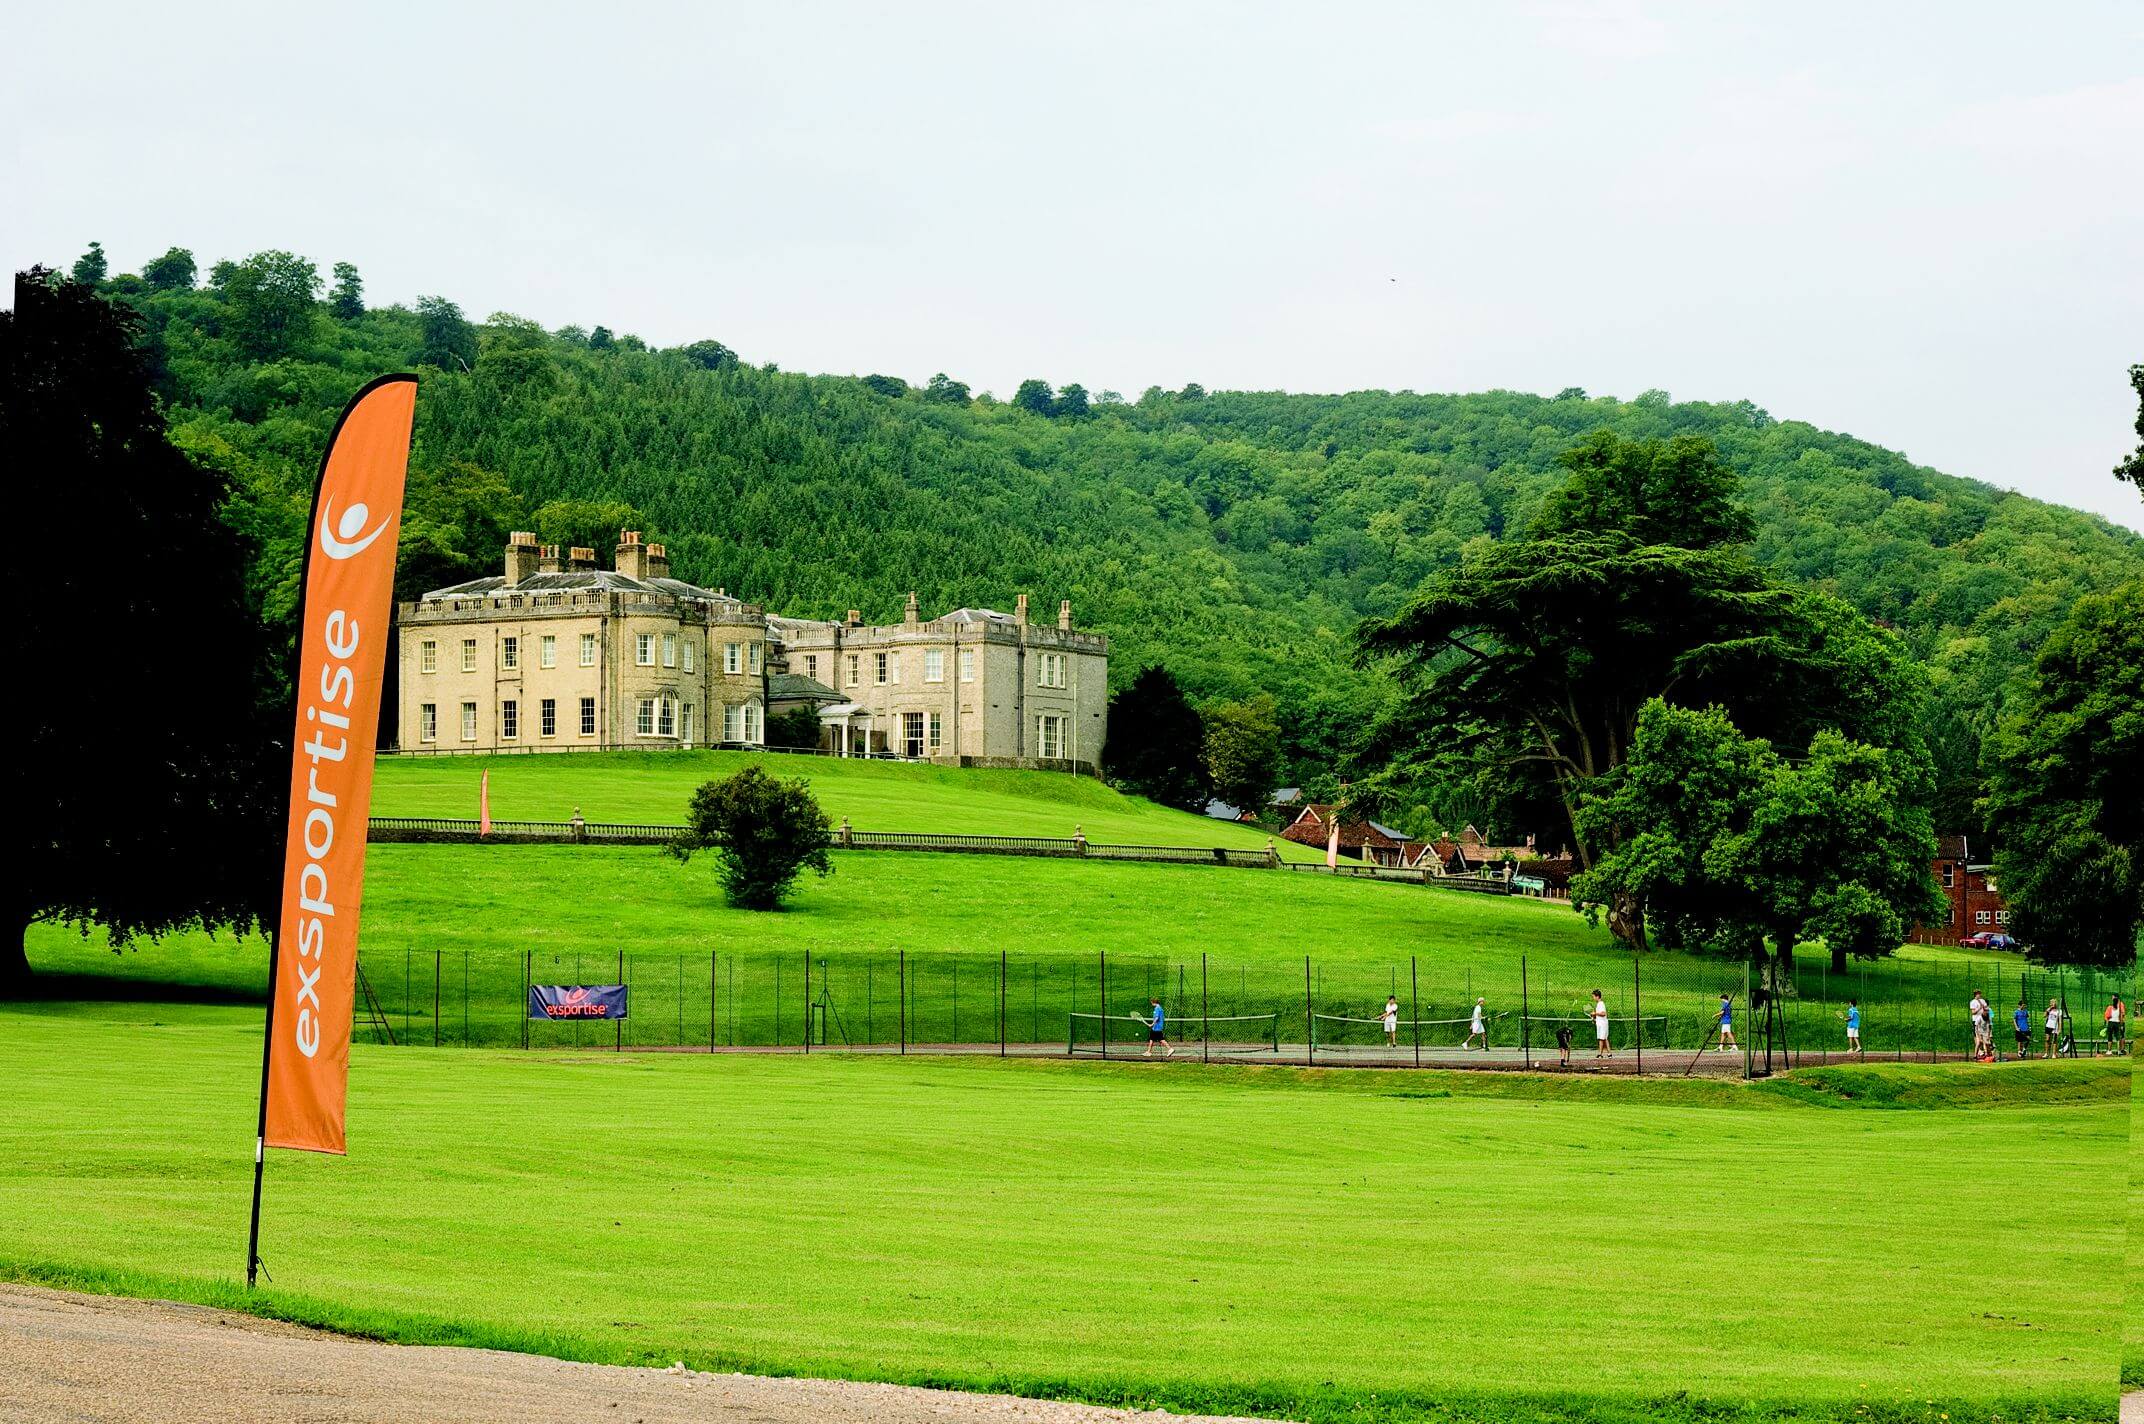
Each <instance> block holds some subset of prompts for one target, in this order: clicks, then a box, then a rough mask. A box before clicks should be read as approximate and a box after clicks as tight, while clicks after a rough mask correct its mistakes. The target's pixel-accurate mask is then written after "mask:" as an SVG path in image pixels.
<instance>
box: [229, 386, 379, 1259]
mask: <svg viewBox="0 0 2144 1424" xmlns="http://www.w3.org/2000/svg"><path fill="white" fill-rule="evenodd" d="M416 408H417V378H416V377H414V376H385V377H382V378H381V379H379V380H377V381H374V382H372V383H371V384H370V385H368V386H366V387H365V389H364V390H362V391H360V392H358V394H357V396H356V398H355V399H353V400H352V401H351V402H350V405H349V407H348V408H347V409H346V410H344V411H343V414H342V419H341V421H340V422H338V423H337V425H336V427H335V433H334V435H333V436H331V437H330V439H329V442H328V451H327V456H326V459H325V460H324V461H323V462H322V466H321V473H320V483H319V486H318V487H317V489H316V490H315V491H314V494H313V513H312V527H311V528H310V529H309V530H308V531H307V542H306V548H305V577H304V591H303V602H302V603H301V605H300V607H299V623H298V650H297V669H298V670H297V681H296V684H295V688H294V691H295V693H296V704H297V706H296V713H295V715H296V723H295V728H294V732H293V735H292V737H291V759H290V813H289V821H288V826H287V829H286V832H285V841H284V848H283V894H282V904H281V909H280V912H279V914H278V918H277V921H276V937H275V951H274V954H275V959H274V964H273V967H272V969H271V971H270V981H269V1005H268V1027H267V1039H268V1041H267V1046H266V1049H265V1053H264V1062H263V1066H262V1075H261V1084H262V1102H261V1128H260V1134H259V1138H258V1140H257V1142H256V1144H255V1148H254V1162H255V1175H254V1231H255V1234H256V1242H257V1235H258V1230H259V1216H260V1177H259V1165H260V1161H261V1148H262V1147H264V1146H265V1147H290V1148H298V1149H301V1150H304V1151H309V1152H335V1153H340V1152H343V1151H345V1150H346V1148H345V1143H344V1133H343V1108H344V1102H345V1098H346V1094H347V1092H348V1088H349V1069H350V1027H351V1015H352V1008H353V1004H354V1000H355V997H356V987H357V929H358V911H359V907H360V905H361V904H362V903H363V900H364V886H365V830H366V823H367V821H368V819H369V818H370V816H371V813H372V764H373V749H374V746H375V745H376V743H377V740H378V736H379V724H380V692H381V687H382V684H383V682H384V679H385V675H386V668H387V641H388V621H389V617H390V615H391V613H392V611H393V600H394V581H395V549H396V545H397V543H398V542H399V535H400V533H401V525H402V493H403V485H404V482H405V480H406V478H407V476H408V469H409V444H410V427H411V424H412V422H413V421H414V419H415V417H416ZM251 1265H252V1262H251V1261H249V1263H248V1276H249V1278H250V1276H251Z"/></svg>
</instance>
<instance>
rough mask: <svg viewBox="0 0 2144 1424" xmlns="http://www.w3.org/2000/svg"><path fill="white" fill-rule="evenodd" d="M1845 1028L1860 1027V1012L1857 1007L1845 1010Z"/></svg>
mask: <svg viewBox="0 0 2144 1424" xmlns="http://www.w3.org/2000/svg"><path fill="white" fill-rule="evenodd" d="M1846 1026H1847V1027H1848V1028H1859V1027H1861V1010H1860V1008H1859V1006H1855V1007H1852V1008H1849V1009H1847V1011H1846Z"/></svg>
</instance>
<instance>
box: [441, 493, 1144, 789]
mask: <svg viewBox="0 0 2144 1424" xmlns="http://www.w3.org/2000/svg"><path fill="white" fill-rule="evenodd" d="M399 616H400V620H401V664H400V666H401V694H400V696H401V701H400V708H399V711H400V723H399V726H400V735H399V745H398V750H401V751H404V752H411V753H454V752H501V751H580V750H590V749H598V748H601V749H616V748H626V749H654V748H667V747H699V746H730V747H754V746H763V745H765V744H766V742H767V723H768V719H769V718H770V717H772V716H775V715H778V714H780V713H783V712H786V711H789V710H791V709H794V708H805V709H808V710H809V711H810V712H811V713H812V715H813V716H814V717H815V718H816V720H817V722H818V737H817V742H818V747H817V749H818V750H820V751H824V752H828V753H832V754H834V755H837V756H895V757H905V758H910V759H915V760H926V761H938V762H945V763H949V764H955V765H967V766H1005V767H1041V768H1050V769H1061V770H1065V771H1092V770H1093V768H1094V767H1095V766H1096V764H1097V763H1098V762H1099V760H1100V757H1101V751H1102V741H1103V738H1104V736H1105V735H1106V733H1107V721H1106V714H1107V706H1108V672H1109V662H1108V659H1109V644H1108V640H1107V639H1105V638H1103V637H1101V636H1100V635H1098V634H1094V633H1083V632H1080V631H1079V630H1077V629H1075V628H1074V627H1073V626H1072V605H1071V603H1070V602H1069V601H1066V602H1062V603H1060V604H1059V605H1058V607H1057V619H1056V623H1055V625H1054V626H1049V625H1043V624H1036V623H1031V622H1030V621H1029V620H1028V607H1027V595H1026V594H1024V593H1023V594H1021V595H1019V597H1018V600H1017V602H1016V603H1015V604H1014V607H1013V611H1012V612H1011V613H1009V614H1008V613H999V612H995V611H993V610H991V609H987V608H956V609H954V610H953V611H952V612H950V613H947V614H944V615H943V616H941V617H938V618H932V619H928V620H925V619H924V618H923V617H922V616H921V614H920V612H919V611H918V609H917V606H916V596H915V595H914V594H913V593H911V594H910V595H909V596H908V607H907V610H906V613H905V615H904V616H903V618H902V620H901V621H900V622H899V623H890V624H882V625H870V624H866V623H864V622H863V621H862V619H861V618H860V617H859V616H858V615H857V613H856V611H855V610H853V609H852V610H850V612H849V615H848V617H847V618H845V619H839V620H816V619H805V618H782V617H776V616H772V615H770V614H768V613H767V612H766V610H765V609H763V608H760V607H759V606H758V605H756V604H751V603H747V602H745V601H744V600H743V599H740V598H737V597H734V596H733V595H731V594H730V593H729V592H728V591H727V590H725V589H720V588H712V589H710V588H702V587H700V586H699V585H697V584H691V583H686V582H684V581H683V580H682V579H675V578H672V577H670V561H669V558H668V557H667V555H666V553H665V551H664V549H663V546H662V545H660V544H650V543H644V542H642V540H641V537H640V535H639V533H638V532H637V531H634V530H630V529H629V530H626V531H624V533H622V534H621V535H620V536H619V540H618V550H617V558H616V560H615V562H614V564H613V566H612V567H611V568H608V569H604V568H600V567H598V565H597V562H596V557H595V551H594V550H593V549H585V548H574V549H569V550H567V551H565V553H564V554H563V556H562V555H561V553H560V551H559V548H558V546H557V545H539V544H538V543H537V542H536V536H535V535H533V534H526V533H516V534H513V535H511V536H509V538H508V541H507V545H506V557H505V567H504V570H503V571H502V572H501V573H500V574H499V575H498V576H496V577H491V578H480V579H472V580H471V581H469V582H467V583H461V584H455V585H454V586H452V587H450V588H441V589H434V590H433V591H431V592H430V593H427V594H425V595H424V596H423V597H422V598H420V599H418V600H417V601H416V602H414V603H404V604H402V605H401V606H400V609H399Z"/></svg>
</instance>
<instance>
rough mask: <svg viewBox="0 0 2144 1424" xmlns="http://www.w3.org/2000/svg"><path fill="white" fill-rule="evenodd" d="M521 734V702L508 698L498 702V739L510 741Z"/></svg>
mask: <svg viewBox="0 0 2144 1424" xmlns="http://www.w3.org/2000/svg"><path fill="white" fill-rule="evenodd" d="M520 735H521V704H520V703H518V702H516V701H514V700H512V699H511V698H509V699H508V700H506V701H504V702H501V703H500V704H499V740H500V741H502V742H511V741H513V740H514V739H515V738H517V737H519V736H520Z"/></svg>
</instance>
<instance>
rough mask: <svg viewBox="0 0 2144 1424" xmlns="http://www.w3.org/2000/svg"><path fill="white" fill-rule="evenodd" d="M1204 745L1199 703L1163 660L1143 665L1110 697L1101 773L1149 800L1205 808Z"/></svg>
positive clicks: (1254, 807)
mask: <svg viewBox="0 0 2144 1424" xmlns="http://www.w3.org/2000/svg"><path fill="white" fill-rule="evenodd" d="M1205 746H1206V725H1205V723H1204V721H1203V720H1201V719H1200V717H1199V713H1198V709H1197V708H1196V707H1193V706H1192V705H1191V699H1190V698H1188V697H1186V696H1185V695H1184V689H1183V686H1182V684H1180V683H1178V682H1177V680H1176V677H1175V675H1174V674H1173V673H1171V672H1170V671H1169V670H1168V669H1167V668H1166V667H1163V666H1162V665H1161V664H1160V663H1154V664H1152V665H1150V666H1148V667H1145V668H1141V669H1140V670H1139V673H1138V675H1137V676H1136V677H1134V678H1133V679H1132V680H1131V681H1130V682H1129V683H1128V684H1126V685H1125V687H1124V690H1123V691H1121V692H1119V693H1117V694H1116V696H1114V697H1112V698H1110V699H1109V741H1108V742H1107V743H1106V744H1105V745H1104V747H1103V749H1102V774H1103V775H1104V776H1107V777H1108V778H1110V779H1111V780H1112V781H1116V782H1118V783H1120V784H1121V785H1123V786H1124V787H1126V788H1127V789H1128V790H1131V791H1135V792H1137V793H1138V794H1139V795H1141V796H1144V797H1146V798H1147V799H1148V800H1150V801H1158V802H1160V803H1161V804H1162V805H1164V806H1175V807H1177V808H1179V809H1180V810H1185V811H1196V810H1199V809H1201V808H1203V807H1204V806H1205V804H1206V801H1207V799H1208V793H1209V791H1210V790H1211V784H1210V781H1209V778H1208V775H1207V771H1206V760H1205ZM1245 809H1247V810H1250V811H1258V810H1261V809H1263V808H1262V807H1260V806H1258V805H1251V806H1248V807H1245Z"/></svg>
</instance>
